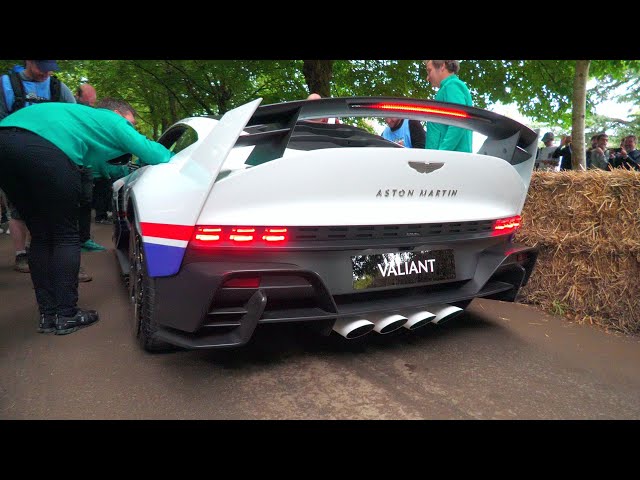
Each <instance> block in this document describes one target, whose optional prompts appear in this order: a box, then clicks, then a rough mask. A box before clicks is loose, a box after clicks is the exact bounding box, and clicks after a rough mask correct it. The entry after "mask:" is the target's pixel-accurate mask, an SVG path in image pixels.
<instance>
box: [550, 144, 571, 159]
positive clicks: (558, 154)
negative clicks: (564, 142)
mask: <svg viewBox="0 0 640 480" xmlns="http://www.w3.org/2000/svg"><path fill="white" fill-rule="evenodd" d="M566 149H567V147H558V148H556V149H555V151H554V152H553V154H552V155H551V156H552V157H553V158H560V157H564V156H565V154H566V152H565V150H566Z"/></svg>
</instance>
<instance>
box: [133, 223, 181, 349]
mask: <svg viewBox="0 0 640 480" xmlns="http://www.w3.org/2000/svg"><path fill="white" fill-rule="evenodd" d="M129 295H130V297H131V303H132V304H133V327H134V334H135V336H136V338H137V339H138V342H139V343H140V346H141V347H142V348H144V349H145V350H146V351H148V352H156V353H157V352H168V351H172V350H175V349H176V347H175V346H173V345H171V344H169V343H166V342H163V341H161V340H158V339H157V338H155V337H156V331H157V330H158V326H157V325H156V323H155V321H154V319H153V317H154V313H155V308H156V289H155V279H154V278H152V277H149V276H148V275H147V266H146V263H145V257H144V249H143V248H142V239H141V237H140V235H139V234H138V232H132V234H131V235H130V248H129Z"/></svg>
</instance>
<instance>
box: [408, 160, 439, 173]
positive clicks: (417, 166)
mask: <svg viewBox="0 0 640 480" xmlns="http://www.w3.org/2000/svg"><path fill="white" fill-rule="evenodd" d="M443 165H444V162H409V166H410V167H411V168H413V169H414V170H415V171H416V172H419V173H431V172H434V171H436V170H438V169H439V168H442V166H443Z"/></svg>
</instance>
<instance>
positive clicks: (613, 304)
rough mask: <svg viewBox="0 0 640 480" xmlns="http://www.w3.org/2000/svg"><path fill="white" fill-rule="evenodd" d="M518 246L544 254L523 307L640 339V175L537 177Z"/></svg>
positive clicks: (591, 173) (557, 174)
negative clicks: (531, 306) (535, 307)
mask: <svg viewBox="0 0 640 480" xmlns="http://www.w3.org/2000/svg"><path fill="white" fill-rule="evenodd" d="M516 238H517V241H519V242H522V243H524V244H526V245H537V246H538V247H539V248H540V255H539V257H538V261H537V263H536V267H535V269H534V272H533V275H532V276H531V279H530V280H529V284H528V285H527V286H526V287H525V288H523V289H522V290H521V298H520V300H521V301H524V302H526V303H533V304H537V305H540V306H541V307H542V308H543V309H544V310H546V311H548V312H550V313H554V314H564V315H566V316H567V317H568V318H570V319H572V320H575V321H577V322H579V323H585V322H587V323H595V324H598V325H600V326H602V327H604V328H607V329H612V330H617V331H621V332H624V333H633V334H637V333H640V173H637V172H632V171H627V170H623V169H617V170H615V171H612V172H605V171H602V170H590V171H588V172H572V171H568V172H537V171H536V172H534V173H533V176H532V179H531V186H530V188H529V194H528V197H527V201H526V203H525V206H524V209H523V213H522V228H521V230H520V231H519V232H518V234H517V237H516Z"/></svg>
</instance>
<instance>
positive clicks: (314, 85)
mask: <svg viewBox="0 0 640 480" xmlns="http://www.w3.org/2000/svg"><path fill="white" fill-rule="evenodd" d="M302 74H303V75H304V79H305V81H306V82H307V86H308V87H309V93H317V94H318V95H320V96H321V97H323V98H324V97H330V96H331V78H332V77H333V60H303V61H302Z"/></svg>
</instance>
